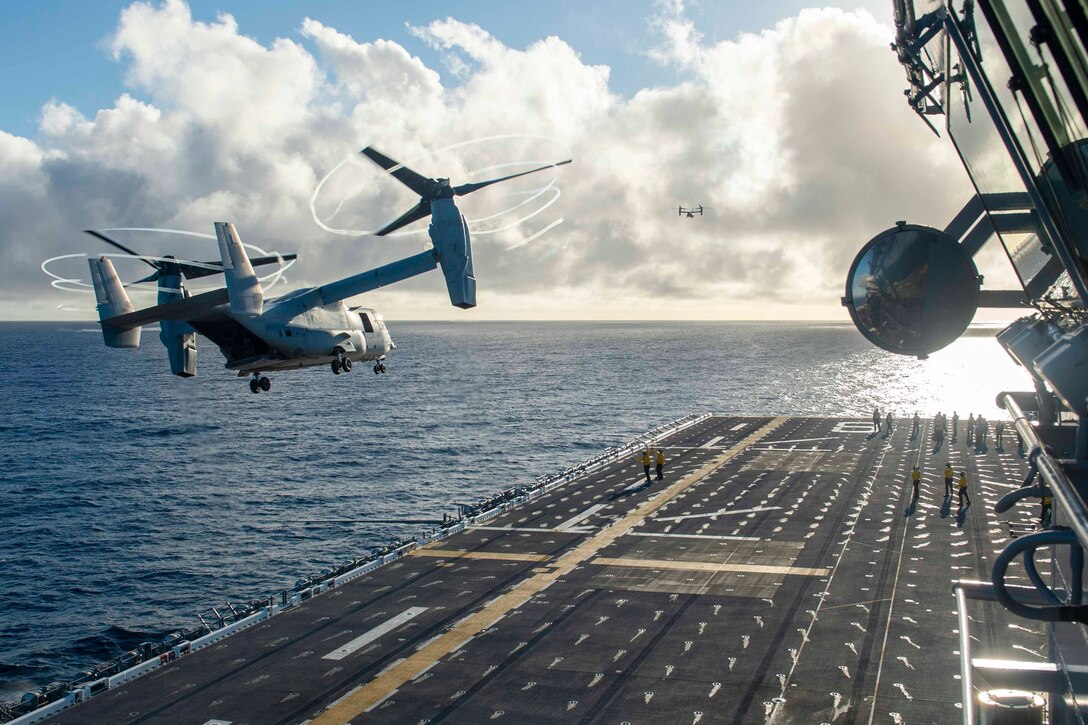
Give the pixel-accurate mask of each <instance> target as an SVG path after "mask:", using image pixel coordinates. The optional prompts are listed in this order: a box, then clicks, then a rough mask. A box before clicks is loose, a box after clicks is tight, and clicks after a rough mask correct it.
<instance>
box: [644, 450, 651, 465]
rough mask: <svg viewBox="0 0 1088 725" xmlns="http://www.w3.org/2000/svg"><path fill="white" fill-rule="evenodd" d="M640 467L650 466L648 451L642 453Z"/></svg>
mask: <svg viewBox="0 0 1088 725" xmlns="http://www.w3.org/2000/svg"><path fill="white" fill-rule="evenodd" d="M642 465H644V466H648V465H650V452H649V451H643V452H642Z"/></svg>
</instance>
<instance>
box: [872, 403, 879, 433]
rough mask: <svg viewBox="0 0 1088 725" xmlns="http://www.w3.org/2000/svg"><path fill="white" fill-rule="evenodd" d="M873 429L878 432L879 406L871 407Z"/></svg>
mask: <svg viewBox="0 0 1088 725" xmlns="http://www.w3.org/2000/svg"><path fill="white" fill-rule="evenodd" d="M873 430H874V431H876V432H877V433H879V432H880V408H873Z"/></svg>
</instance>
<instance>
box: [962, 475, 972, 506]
mask: <svg viewBox="0 0 1088 725" xmlns="http://www.w3.org/2000/svg"><path fill="white" fill-rule="evenodd" d="M964 501H967V505H968V506H970V505H971V497H970V496H968V495H967V472H966V471H960V508H963V502H964Z"/></svg>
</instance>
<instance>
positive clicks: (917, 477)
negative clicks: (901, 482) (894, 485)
mask: <svg viewBox="0 0 1088 725" xmlns="http://www.w3.org/2000/svg"><path fill="white" fill-rule="evenodd" d="M910 480H912V481H921V480H922V472H921V471H919V470H918V469H917V468H915V469H914V470H913V471H911V472H910Z"/></svg>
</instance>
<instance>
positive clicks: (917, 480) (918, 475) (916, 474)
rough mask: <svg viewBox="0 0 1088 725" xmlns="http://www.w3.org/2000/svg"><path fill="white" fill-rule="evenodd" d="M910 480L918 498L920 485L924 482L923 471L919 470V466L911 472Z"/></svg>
mask: <svg viewBox="0 0 1088 725" xmlns="http://www.w3.org/2000/svg"><path fill="white" fill-rule="evenodd" d="M910 482H911V485H913V486H914V498H918V486H919V484H921V483H922V472H921V471H920V470H918V466H915V467H914V470H913V471H911V472H910Z"/></svg>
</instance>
